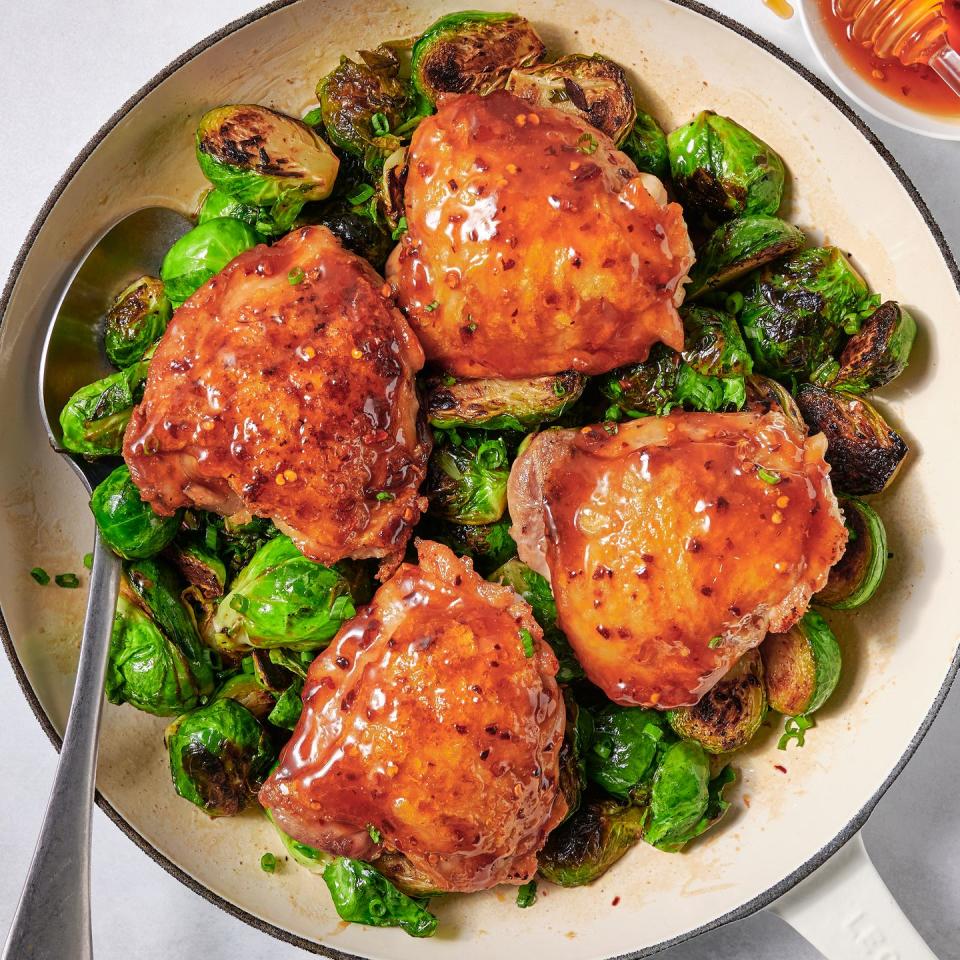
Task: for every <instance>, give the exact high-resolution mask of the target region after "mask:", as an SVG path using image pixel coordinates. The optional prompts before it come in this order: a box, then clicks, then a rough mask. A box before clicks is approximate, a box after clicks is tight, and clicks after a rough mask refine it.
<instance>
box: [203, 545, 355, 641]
mask: <svg viewBox="0 0 960 960" xmlns="http://www.w3.org/2000/svg"><path fill="white" fill-rule="evenodd" d="M354 613H356V610H355V609H354V606H353V600H352V598H351V595H350V588H349V584H348V583H347V580H346V578H345V577H344V576H343V574H342V573H341V572H340V571H339V570H338V569H336V568H331V567H325V566H324V565H323V564H322V563H315V562H314V561H313V560H308V559H307V558H306V557H305V556H304V555H303V554H302V553H301V552H300V551H299V550H298V549H297V547H296V545H295V544H294V543H293V541H292V540H291V539H290V538H289V537H286V536H279V537H275V538H274V539H273V540H268V541H267V542H266V543H265V544H264V545H263V546H262V547H261V548H260V549H259V550H258V551H257V552H256V553H255V554H254V555H253V558H252V559H251V560H250V562H249V563H248V564H247V566H246V567H244V569H243V570H241V571H240V574H239V575H238V576H237V578H236V580H235V581H234V582H233V585H232V589H231V590H230V592H229V593H228V594H227V595H226V596H225V597H224V598H223V600H221V601H220V605H219V607H218V608H217V613H216V616H215V617H214V628H215V629H216V630H217V631H218V632H219V633H222V634H225V635H226V637H225V642H226V643H227V644H228V645H229V646H230V647H232V648H233V649H236V650H244V649H251V648H264V649H268V648H271V647H289V648H290V649H293V650H314V649H319V648H320V647H324V646H326V644H327V643H328V642H329V641H330V639H331V638H332V637H333V636H334V634H335V633H336V632H337V630H339V629H340V625H341V624H342V623H343V621H344V620H348V619H349V618H350V617H352V616H353V615H354Z"/></svg>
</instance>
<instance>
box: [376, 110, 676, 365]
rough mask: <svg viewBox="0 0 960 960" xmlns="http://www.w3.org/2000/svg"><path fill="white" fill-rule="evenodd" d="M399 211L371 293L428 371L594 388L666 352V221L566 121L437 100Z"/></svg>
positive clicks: (671, 255)
mask: <svg viewBox="0 0 960 960" xmlns="http://www.w3.org/2000/svg"><path fill="white" fill-rule="evenodd" d="M405 207H406V219H407V232H406V233H405V234H404V236H403V238H402V240H401V242H400V245H399V246H398V247H397V249H396V250H395V251H394V252H393V254H392V255H391V258H390V261H389V262H388V264H387V278H388V280H390V282H391V283H392V284H393V285H394V286H395V288H396V290H397V298H398V302H399V303H400V305H401V307H402V308H403V309H404V310H405V312H406V314H407V316H408V318H409V319H410V322H411V324H412V325H413V327H414V329H415V330H416V332H417V335H418V336H419V338H420V342H421V343H422V344H423V347H424V351H425V352H426V355H427V359H428V360H429V361H432V362H434V363H436V364H437V365H438V366H440V367H442V368H443V369H445V370H448V371H450V372H452V373H455V374H457V375H458V376H465V377H492V376H500V377H527V376H539V375H543V374H550V373H558V372H560V371H563V370H577V371H582V372H585V373H591V374H595V373H602V372H604V371H606V370H610V369H612V368H613V367H616V366H619V365H621V364H624V363H628V362H631V361H634V360H644V359H646V357H647V354H648V352H649V350H650V347H651V346H652V345H653V344H654V343H656V342H658V341H663V342H664V343H668V344H670V346H672V347H674V348H676V349H682V347H683V326H682V324H681V322H680V319H679V317H678V315H677V311H676V307H677V306H678V305H679V304H680V303H681V302H682V300H683V287H682V282H681V281H682V280H683V279H684V278H685V276H686V273H687V270H688V269H689V267H690V265H691V263H692V259H693V254H692V249H691V247H690V241H689V239H688V237H687V230H686V226H685V225H684V222H683V214H682V211H681V209H680V207H679V206H678V205H677V204H673V203H671V204H667V202H666V193H665V191H664V190H663V186H662V184H661V183H660V181H659V180H657V179H656V178H655V177H651V176H649V175H640V174H638V173H637V168H636V167H635V166H634V164H633V162H632V161H631V160H630V159H629V158H628V157H627V156H626V154H624V153H621V152H620V151H619V150H617V149H615V148H614V145H613V142H612V141H611V140H610V139H609V137H607V136H606V135H605V134H603V133H601V132H600V131H599V130H596V129H594V128H593V127H591V126H589V125H588V124H587V123H586V122H585V121H584V120H583V119H581V118H580V117H576V116H573V115H571V114H569V113H564V112H562V111H560V110H557V109H554V108H552V107H534V106H531V105H530V104H528V103H526V102H525V101H524V100H521V99H519V98H517V97H514V96H513V95H511V94H508V93H506V92H503V91H500V92H497V93H493V94H490V95H489V96H486V97H478V96H475V95H472V94H467V95H463V96H459V97H450V98H447V99H446V100H445V101H444V102H443V103H442V105H441V106H440V109H439V111H438V112H437V113H436V114H435V115H434V116H432V117H428V118H426V119H425V120H423V121H422V122H421V124H420V126H419V127H418V128H417V131H416V133H415V134H414V136H413V140H412V142H411V145H410V153H409V162H408V173H407V181H406V187H405Z"/></svg>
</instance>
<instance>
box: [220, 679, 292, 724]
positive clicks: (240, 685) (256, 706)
mask: <svg viewBox="0 0 960 960" xmlns="http://www.w3.org/2000/svg"><path fill="white" fill-rule="evenodd" d="M215 699H217V700H236V701H237V703H239V704H240V706H242V707H245V708H246V709H247V710H249V711H250V712H251V713H252V714H253V715H254V716H255V717H256V718H257V720H259V721H260V722H261V723H263V722H264V721H265V720H266V719H267V717H268V716H269V714H270V711H271V710H273V708H274V707H275V706H276V705H277V698H276V697H275V696H274V695H273V694H272V693H271V692H270V691H269V690H268V689H267V688H266V687H265V686H264V685H263V684H262V683H261V682H260V679H259V677H257V675H256V674H254V673H237V674H234V676H232V677H230V678H229V679H228V680H226V681H225V682H224V684H223V686H222V687H221V688H220V689H219V690H218V691H217V695H216V698H215Z"/></svg>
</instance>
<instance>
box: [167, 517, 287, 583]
mask: <svg viewBox="0 0 960 960" xmlns="http://www.w3.org/2000/svg"><path fill="white" fill-rule="evenodd" d="M191 519H192V520H193V524H192V525H190V529H195V530H196V531H197V536H198V537H201V538H202V540H203V543H204V546H205V547H206V548H207V549H208V550H211V551H213V552H214V553H215V554H216V555H217V556H218V557H220V558H221V559H222V560H223V562H224V563H225V564H226V568H227V580H230V579H232V578H233V577H234V576H236V574H238V573H239V572H240V571H241V570H242V569H243V568H244V567H245V566H246V565H247V564H248V563H249V562H250V561H251V559H252V558H253V555H254V554H255V553H256V552H257V551H258V550H259V549H260V548H261V547H262V546H263V545H264V544H265V543H266V542H267V541H268V540H272V539H273V538H274V537H276V536H278V535H279V531H278V530H277V528H276V527H275V526H274V525H273V521H272V520H268V519H267V518H266V517H252V518H251V519H250V520H248V521H246V522H245V523H237V522H235V521H233V520H231V519H230V518H229V517H221V516H219V515H218V514H215V513H204V514H201V515H200V517H199V518H198V517H197V516H196V515H195V514H191V513H188V514H187V516H186V518H185V520H184V525H185V526H186V525H188V521H190V520H191Z"/></svg>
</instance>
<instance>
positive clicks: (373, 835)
mask: <svg viewBox="0 0 960 960" xmlns="http://www.w3.org/2000/svg"><path fill="white" fill-rule="evenodd" d="M367 833H369V834H370V839H371V840H372V841H373V842H374V843H380V841H381V840H383V834H382V833H380V831H379V830H378V829H377V828H376V827H375V826H374V825H373V824H372V823H368V824H367Z"/></svg>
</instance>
